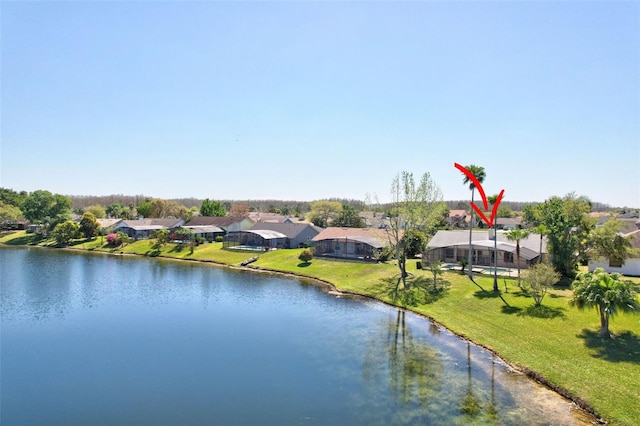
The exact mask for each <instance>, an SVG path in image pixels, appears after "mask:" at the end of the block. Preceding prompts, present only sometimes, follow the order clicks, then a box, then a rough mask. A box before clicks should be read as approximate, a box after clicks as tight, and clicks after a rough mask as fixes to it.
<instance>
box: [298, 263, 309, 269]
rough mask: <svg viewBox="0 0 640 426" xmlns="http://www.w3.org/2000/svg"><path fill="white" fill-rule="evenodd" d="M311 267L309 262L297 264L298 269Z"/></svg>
mask: <svg viewBox="0 0 640 426" xmlns="http://www.w3.org/2000/svg"><path fill="white" fill-rule="evenodd" d="M309 266H311V262H300V263H298V268H308V267H309Z"/></svg>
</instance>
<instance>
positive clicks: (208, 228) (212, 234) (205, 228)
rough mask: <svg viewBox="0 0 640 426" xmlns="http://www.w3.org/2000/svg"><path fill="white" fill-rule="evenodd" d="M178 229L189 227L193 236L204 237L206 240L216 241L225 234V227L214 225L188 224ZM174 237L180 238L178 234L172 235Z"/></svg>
mask: <svg viewBox="0 0 640 426" xmlns="http://www.w3.org/2000/svg"><path fill="white" fill-rule="evenodd" d="M178 229H188V230H190V231H192V232H193V236H194V237H195V238H204V239H205V240H207V241H209V242H211V241H215V239H216V237H222V236H224V234H225V232H224V229H222V228H219V227H217V226H213V225H202V226H188V225H183V226H181V227H180V228H178ZM171 238H172V239H175V238H178V235H175V234H174V235H172V236H171Z"/></svg>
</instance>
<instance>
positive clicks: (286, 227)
mask: <svg viewBox="0 0 640 426" xmlns="http://www.w3.org/2000/svg"><path fill="white" fill-rule="evenodd" d="M257 229H264V230H271V231H277V232H280V233H282V234H285V235H286V236H287V237H288V238H291V239H295V238H296V237H297V236H298V235H300V234H301V233H302V232H303V231H305V230H306V229H312V230H313V231H315V233H316V234H319V233H320V232H322V229H323V228H320V227H319V226H315V225H311V224H308V223H272V222H258V223H256V224H255V225H253V226H252V227H251V230H257Z"/></svg>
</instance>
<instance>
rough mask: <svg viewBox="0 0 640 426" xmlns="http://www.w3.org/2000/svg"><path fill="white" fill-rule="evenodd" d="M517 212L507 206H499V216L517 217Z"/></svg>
mask: <svg viewBox="0 0 640 426" xmlns="http://www.w3.org/2000/svg"><path fill="white" fill-rule="evenodd" d="M515 216H516V214H515V213H514V212H513V210H511V209H510V208H509V207H507V206H500V207H498V212H497V217H515Z"/></svg>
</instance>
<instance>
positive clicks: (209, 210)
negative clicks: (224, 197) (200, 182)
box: [200, 198, 227, 217]
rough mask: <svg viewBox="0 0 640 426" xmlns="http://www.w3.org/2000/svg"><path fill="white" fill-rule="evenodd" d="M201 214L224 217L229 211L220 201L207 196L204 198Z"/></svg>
mask: <svg viewBox="0 0 640 426" xmlns="http://www.w3.org/2000/svg"><path fill="white" fill-rule="evenodd" d="M200 215H201V216H213V217H224V216H226V215H227V212H226V210H225V209H224V206H223V205H222V203H221V202H220V201H211V200H209V199H208V198H205V199H204V200H202V205H201V206H200Z"/></svg>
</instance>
